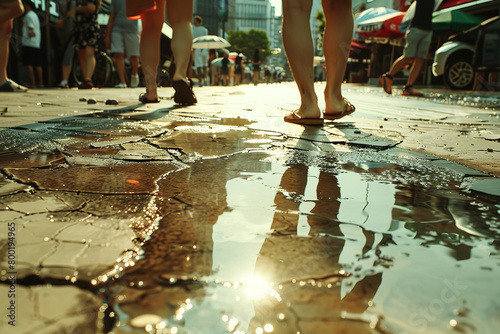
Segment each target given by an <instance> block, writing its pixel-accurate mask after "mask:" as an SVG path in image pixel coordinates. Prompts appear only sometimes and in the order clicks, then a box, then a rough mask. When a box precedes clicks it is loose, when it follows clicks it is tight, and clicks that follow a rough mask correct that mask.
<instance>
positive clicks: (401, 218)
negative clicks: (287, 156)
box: [109, 152, 500, 333]
mask: <svg viewBox="0 0 500 334" xmlns="http://www.w3.org/2000/svg"><path fill="white" fill-rule="evenodd" d="M378 154H379V156H378V158H379V160H378V161H379V162H376V163H374V162H370V161H366V160H364V159H362V156H363V157H364V158H366V155H360V156H359V158H360V159H359V161H356V158H355V157H356V156H355V155H351V158H352V161H344V162H341V163H340V162H339V163H338V164H337V165H336V168H335V169H332V168H331V166H332V164H331V161H329V163H328V164H326V165H328V166H326V167H327V168H325V166H323V165H322V160H321V159H319V160H318V159H316V158H314V157H310V156H307V155H305V154H304V155H302V156H301V155H298V154H297V155H296V156H295V157H294V159H293V163H289V162H288V163H282V162H280V161H276V160H272V159H271V158H270V157H269V156H267V155H265V154H263V153H258V152H254V153H247V154H240V155H233V156H229V157H225V158H220V159H212V160H203V161H199V162H195V163H194V164H193V165H192V167H191V168H189V169H184V170H181V171H176V172H172V173H171V174H170V175H169V177H168V178H165V179H162V180H160V181H159V182H158V188H159V190H160V192H161V194H162V196H163V198H162V199H161V200H158V201H157V203H156V205H157V206H158V210H159V211H160V212H161V215H162V217H163V218H162V221H161V222H160V223H159V226H158V230H157V231H155V232H154V234H153V235H152V236H151V239H150V240H148V241H147V242H146V243H145V245H144V247H143V249H144V256H143V258H142V259H140V260H139V261H137V263H136V265H135V266H134V267H133V268H128V269H126V270H125V275H124V276H122V277H121V278H120V279H119V280H116V281H114V282H113V283H112V284H111V285H110V296H109V298H110V300H111V301H112V302H110V304H112V307H113V309H114V311H115V312H116V314H117V316H118V319H119V322H117V323H116V324H115V325H114V329H113V331H114V333H125V332H127V333H131V332H132V333H136V332H137V333H140V332H144V331H146V332H151V333H201V332H202V333H224V332H231V333H329V332H331V330H332V328H335V329H336V332H343V331H345V332H349V333H376V332H388V333H402V332H408V333H418V332H425V333H442V332H445V331H448V330H452V329H455V330H458V331H459V332H467V333H469V332H471V333H494V332H495V331H496V328H498V326H499V325H500V320H498V319H499V317H498V316H497V315H498V313H499V312H500V304H499V302H498V301H497V296H498V295H499V293H500V288H499V287H498V284H496V280H497V279H496V278H497V277H498V267H499V264H500V262H499V259H498V255H497V254H498V243H497V242H495V240H496V239H498V236H499V227H498V217H499V216H498V210H499V207H498V205H495V204H491V203H487V202H482V201H481V200H480V199H474V198H472V197H469V196H468V195H467V194H465V193H463V192H461V191H460V190H459V185H460V182H459V181H460V180H459V178H458V177H456V176H454V175H453V174H452V173H450V172H449V171H448V170H444V169H437V168H436V169H432V168H430V167H424V166H418V165H416V164H414V163H413V162H409V161H405V160H401V159H397V158H394V157H391V156H390V155H389V154H386V155H384V153H378ZM384 160H385V161H384ZM207 175H211V178H207V177H206V176H207ZM145 319H146V320H147V319H154V321H149V322H148V321H145ZM146 322H147V324H146ZM137 324H140V326H137ZM139 327H140V328H139Z"/></svg>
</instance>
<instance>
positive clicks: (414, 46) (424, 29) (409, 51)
mask: <svg viewBox="0 0 500 334" xmlns="http://www.w3.org/2000/svg"><path fill="white" fill-rule="evenodd" d="M415 1H416V6H415V15H414V16H413V18H412V20H411V22H410V24H409V26H408V30H407V31H406V34H405V39H406V43H405V47H404V49H403V55H402V56H401V57H399V58H398V59H396V61H394V63H393V64H392V66H391V68H390V70H389V72H387V73H385V74H382V75H381V76H380V77H379V81H380V84H381V85H382V87H383V88H384V92H386V93H387V94H389V95H391V94H392V82H393V78H394V75H396V74H397V73H398V72H399V71H400V70H402V69H403V68H404V67H405V66H406V65H408V64H411V68H410V73H409V74H408V79H407V81H406V85H405V86H404V88H403V91H402V92H401V95H403V96H423V94H422V93H420V92H419V91H417V90H416V89H415V88H414V87H413V84H414V83H415V81H416V80H417V78H418V76H419V75H420V70H421V69H422V66H423V64H424V61H425V58H426V57H427V54H428V52H429V46H430V44H431V39H432V12H433V11H434V0H415Z"/></svg>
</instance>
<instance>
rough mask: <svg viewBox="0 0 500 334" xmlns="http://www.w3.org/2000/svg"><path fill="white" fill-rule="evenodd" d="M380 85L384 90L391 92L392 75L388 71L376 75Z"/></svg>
mask: <svg viewBox="0 0 500 334" xmlns="http://www.w3.org/2000/svg"><path fill="white" fill-rule="evenodd" d="M378 79H379V81H380V85H381V86H382V87H383V88H384V92H386V93H387V94H389V95H391V94H392V76H391V75H390V74H389V73H385V74H382V75H381V76H379V77H378Z"/></svg>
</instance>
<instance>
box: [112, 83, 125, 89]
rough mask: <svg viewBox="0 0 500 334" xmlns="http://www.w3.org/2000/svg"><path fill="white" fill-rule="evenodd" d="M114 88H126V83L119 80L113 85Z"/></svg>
mask: <svg viewBox="0 0 500 334" xmlns="http://www.w3.org/2000/svg"><path fill="white" fill-rule="evenodd" d="M115 88H127V84H124V83H122V82H120V83H119V84H118V85H115Z"/></svg>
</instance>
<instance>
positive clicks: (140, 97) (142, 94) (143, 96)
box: [139, 93, 160, 104]
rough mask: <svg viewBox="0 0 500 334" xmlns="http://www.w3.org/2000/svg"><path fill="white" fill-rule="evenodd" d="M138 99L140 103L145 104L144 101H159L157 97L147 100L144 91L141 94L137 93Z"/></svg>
mask: <svg viewBox="0 0 500 334" xmlns="http://www.w3.org/2000/svg"><path fill="white" fill-rule="evenodd" d="M139 101H140V102H141V103H142V104H146V103H159V102H160V100H159V99H158V98H156V99H154V100H148V99H147V98H146V93H141V95H139Z"/></svg>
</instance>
